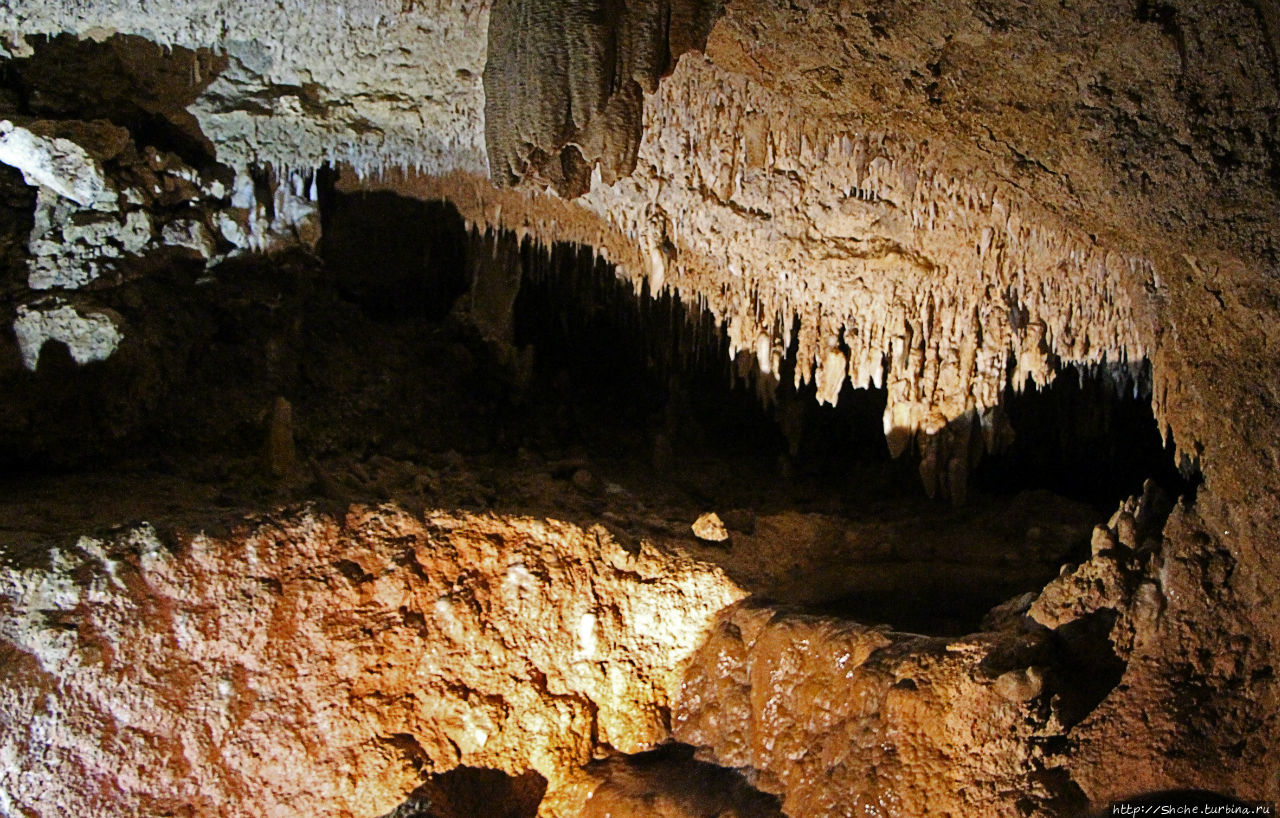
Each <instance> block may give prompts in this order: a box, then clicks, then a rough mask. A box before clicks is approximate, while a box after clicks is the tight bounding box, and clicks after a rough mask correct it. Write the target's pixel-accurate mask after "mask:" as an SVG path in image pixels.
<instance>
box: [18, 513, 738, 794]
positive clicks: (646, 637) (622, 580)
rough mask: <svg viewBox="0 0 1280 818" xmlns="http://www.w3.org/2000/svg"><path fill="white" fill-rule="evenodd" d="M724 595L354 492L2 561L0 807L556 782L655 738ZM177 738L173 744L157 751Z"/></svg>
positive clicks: (583, 535)
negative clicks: (458, 770)
mask: <svg viewBox="0 0 1280 818" xmlns="http://www.w3.org/2000/svg"><path fill="white" fill-rule="evenodd" d="M741 596H742V592H741V591H740V590H738V589H737V588H736V587H735V586H734V585H733V584H732V583H731V582H729V581H728V580H727V579H726V578H725V577H724V575H723V574H721V573H720V572H719V571H718V570H716V569H712V568H710V567H708V566H706V565H702V564H699V563H695V562H692V561H689V560H686V559H678V558H672V557H668V556H664V555H662V554H659V553H657V552H656V551H654V550H653V549H652V548H650V547H648V546H644V547H642V548H641V549H640V550H639V551H638V552H637V553H629V552H628V551H626V550H624V549H623V548H622V547H621V546H619V545H617V544H616V543H614V542H613V541H612V540H611V539H610V537H609V535H608V534H607V533H606V532H604V531H603V530H602V529H594V530H591V531H586V530H583V529H580V528H577V527H575V526H573V525H569V524H566V523H560V522H554V521H536V520H531V519H510V520H502V519H498V518H494V517H474V516H469V515H451V514H447V513H434V514H432V515H430V516H428V517H427V518H426V519H425V520H420V519H415V518H413V517H411V516H409V515H407V514H405V513H403V512H400V511H398V510H396V509H394V508H392V507H384V508H379V509H373V508H359V507H357V508H352V509H351V510H350V512H349V513H348V514H347V516H346V518H345V519H334V518H331V517H327V516H323V515H320V514H317V513H313V512H306V511H304V512H301V513H297V514H292V515H281V516H276V517H273V518H268V519H263V520H261V521H259V522H257V523H255V524H252V525H250V526H248V527H246V528H242V529H241V530H240V531H238V532H237V533H234V534H232V535H230V536H227V537H223V538H218V537H211V536H206V535H204V534H194V535H191V534H183V535H179V536H178V537H177V538H176V539H169V538H168V537H161V536H160V535H158V534H157V532H155V531H154V530H152V529H151V528H150V527H149V526H145V525H144V526H141V527H138V528H134V529H131V530H128V531H125V532H123V533H121V534H119V535H117V536H114V537H111V538H107V539H96V538H91V537H83V538H81V539H80V540H79V541H78V542H77V543H75V544H74V545H71V546H69V547H65V548H60V549H56V550H54V551H53V552H52V554H51V556H50V560H49V562H47V563H46V564H45V565H44V566H43V567H31V568H23V569H20V568H13V567H4V568H0V651H2V652H3V655H4V656H5V661H3V662H0V712H4V713H5V714H6V727H5V730H4V731H3V732H0V753H3V754H4V755H5V757H9V758H23V759H25V761H24V762H23V764H22V765H20V766H15V765H4V768H3V769H2V770H0V791H3V792H4V793H5V794H6V798H7V801H6V809H10V810H19V811H21V812H23V813H33V814H41V815H54V814H76V815H102V816H107V815H126V814H162V813H165V812H168V811H172V810H176V809H179V808H181V809H191V810H194V811H196V812H199V813H211V814H212V813H216V814H219V815H226V816H259V815H264V814H285V813H288V814H296V813H299V812H304V813H308V814H325V815H333V816H348V815H350V816H355V815H361V816H367V815H381V814H384V813H386V812H389V811H390V810H392V809H393V808H394V807H396V805H397V804H400V803H402V802H403V801H404V800H405V798H406V796H407V795H408V793H409V792H410V791H411V790H413V789H414V788H415V787H417V786H418V785H419V784H420V783H421V782H422V779H423V776H425V775H426V774H428V773H432V772H437V773H439V772H444V771H446V770H450V769H452V768H454V767H456V766H458V765H466V766H470V767H486V768H490V769H496V770H503V771H506V772H508V773H510V774H512V775H518V774H521V773H524V772H525V771H528V770H535V771H537V772H538V773H539V774H540V775H542V776H543V777H544V778H545V779H546V781H547V786H548V794H547V800H546V801H545V802H544V804H543V807H542V809H543V812H541V813H540V814H543V815H551V816H554V815H565V816H567V815H569V814H572V813H568V812H564V811H562V807H558V806H557V804H558V803H560V802H559V801H558V800H557V799H558V798H560V795H562V794H563V793H560V790H559V788H562V787H564V786H567V782H569V781H570V777H571V776H570V774H571V773H572V771H573V770H574V769H575V768H577V767H578V766H579V765H582V764H585V763H587V762H588V761H590V760H591V758H592V756H593V754H594V753H595V752H596V750H597V748H598V747H599V745H601V744H604V743H607V744H608V745H610V746H611V747H614V748H617V749H619V750H623V751H626V752H638V751H642V750H646V749H649V748H651V747H653V746H654V745H656V744H657V743H659V742H661V741H662V740H663V739H664V738H665V737H666V735H667V730H666V726H665V722H666V718H667V716H666V714H667V709H668V708H669V707H670V703H671V701H672V699H673V698H674V697H675V694H676V691H677V688H678V686H679V680H680V675H681V669H682V666H683V664H684V662H685V660H686V659H687V657H689V656H690V655H691V654H692V653H693V652H694V651H695V650H696V649H697V647H698V645H699V643H700V642H701V641H702V639H703V634H704V631H705V629H706V628H708V627H709V626H710V620H711V617H712V616H714V614H715V613H716V611H718V610H719V609H720V608H722V607H724V606H725V605H728V604H730V603H732V602H733V601H735V600H737V599H739V598H741ZM174 747H183V748H185V749H184V750H182V751H181V752H177V753H175V752H174V749H173V748H174Z"/></svg>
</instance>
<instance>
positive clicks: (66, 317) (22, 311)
mask: <svg viewBox="0 0 1280 818" xmlns="http://www.w3.org/2000/svg"><path fill="white" fill-rule="evenodd" d="M13 334H14V335H15V336H16V337H17V339H18V346H19V348H20V349H21V351H22V365H23V366H25V367H26V368H27V369H29V370H31V371H32V372H35V371H36V366H37V364H38V363H39V361H40V350H41V349H43V348H44V345H45V343H46V342H48V341H51V340H52V341H58V342H60V343H63V344H66V345H67V349H68V350H70V352H71V359H72V360H73V361H75V362H76V363H78V364H87V363H90V362H92V361H104V360H106V359H107V358H110V357H111V355H112V353H114V352H115V351H116V347H118V346H119V345H120V342H121V341H122V340H123V339H124V335H123V333H121V331H120V328H119V326H118V325H117V322H116V321H115V320H114V319H113V318H112V317H111V316H110V315H107V314H105V313H102V312H93V313H81V312H79V311H78V310H77V309H76V308H75V307H72V306H70V305H69V304H66V303H65V302H63V301H61V300H59V299H53V300H51V301H47V302H38V303H36V304H34V305H29V306H28V305H23V306H20V307H18V315H17V317H16V318H15V319H14V321H13Z"/></svg>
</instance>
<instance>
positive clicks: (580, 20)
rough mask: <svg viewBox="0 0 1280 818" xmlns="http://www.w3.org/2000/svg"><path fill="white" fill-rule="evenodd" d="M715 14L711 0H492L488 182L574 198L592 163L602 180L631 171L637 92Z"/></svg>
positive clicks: (652, 84) (699, 38)
mask: <svg viewBox="0 0 1280 818" xmlns="http://www.w3.org/2000/svg"><path fill="white" fill-rule="evenodd" d="M721 11H722V9H721V6H720V3H719V2H717V0H675V1H674V2H672V0H657V2H643V3H619V2H601V0H570V2H567V3H566V2H560V1H559V0H535V2H526V1H525V0H498V2H496V3H494V4H493V10H492V11H491V13H490V16H489V59H488V61H487V62H486V63H485V67H484V90H485V110H484V128H485V146H486V149H487V151H488V156H489V168H490V173H491V175H492V177H493V178H494V180H495V181H497V182H498V183H499V184H509V185H510V184H517V183H519V182H521V181H522V180H526V179H528V180H530V181H534V180H538V181H542V182H543V183H545V184H549V185H551V186H552V187H553V188H555V189H556V190H557V191H559V192H560V194H561V195H570V196H576V195H579V194H581V193H584V192H586V190H587V189H588V188H589V187H590V185H591V174H592V170H593V169H594V168H596V167H597V166H598V167H599V171H600V175H601V177H602V178H603V179H604V180H605V181H606V182H609V183H612V182H614V181H615V180H616V179H618V178H620V177H623V176H627V175H628V174H630V173H631V171H632V169H633V168H634V167H635V164H636V148H637V146H638V145H639V142H640V129H641V123H642V119H643V117H642V109H643V104H644V103H643V97H644V95H645V94H652V93H653V92H654V90H655V89H656V88H657V87H658V80H659V79H660V78H661V77H663V76H665V75H666V74H668V73H669V72H670V71H671V69H672V68H673V67H674V66H675V62H676V60H678V59H679V58H680V55H681V54H683V53H685V52H686V51H689V50H692V49H701V48H702V47H703V46H704V45H705V44H706V39H707V34H708V33H709V32H710V30H711V24H712V23H713V22H715V18H717V17H718V16H720V13H721Z"/></svg>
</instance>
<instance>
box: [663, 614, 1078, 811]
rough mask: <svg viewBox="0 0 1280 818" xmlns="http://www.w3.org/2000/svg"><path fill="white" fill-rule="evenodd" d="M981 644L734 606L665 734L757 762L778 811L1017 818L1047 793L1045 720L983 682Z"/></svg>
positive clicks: (742, 763) (989, 640) (989, 643)
mask: <svg viewBox="0 0 1280 818" xmlns="http://www.w3.org/2000/svg"><path fill="white" fill-rule="evenodd" d="M995 648H996V639H995V638H994V637H990V636H986V637H978V638H973V639H970V640H967V641H960V642H953V643H948V642H946V641H945V640H941V639H934V640H929V639H924V638H921V637H908V636H903V635H895V634H892V633H889V632H887V629H880V628H868V627H865V626H861V625H857V624H854V623H851V622H847V621H840V620H834V619H824V618H818V617H812V616H804V615H796V614H788V613H786V612H783V611H778V610H776V609H774V608H769V607H761V606H759V605H753V604H750V603H744V604H742V605H739V606H735V607H734V608H732V609H731V610H729V611H727V612H726V613H725V614H723V615H722V616H721V618H720V620H719V621H718V622H717V625H716V629H715V630H714V631H713V632H712V634H711V636H710V638H709V639H708V640H707V644H706V645H705V646H704V647H703V648H702V649H701V650H700V651H699V653H698V655H697V657H696V659H695V662H694V666H693V668H692V669H691V671H690V675H689V680H688V681H686V683H685V685H684V687H683V688H682V690H681V695H680V699H679V702H678V704H677V708H676V712H675V728H674V732H675V735H676V737H677V738H679V739H680V740H681V741H685V742H688V743H690V744H694V745H697V746H702V747H706V748H708V749H709V751H710V753H711V756H712V757H713V758H714V759H715V760H716V761H717V762H718V763H720V764H726V765H729V766H734V767H739V768H747V769H752V770H755V771H758V773H759V779H758V782H757V785H758V786H760V787H761V788H762V789H764V790H766V791H772V792H777V793H779V794H781V795H783V809H784V810H785V812H786V814H788V815H849V816H852V815H868V814H870V815H875V814H884V815H925V814H930V815H932V814H937V815H947V814H951V815H1011V814H1017V812H1018V809H1017V808H1018V807H1019V806H1025V805H1029V804H1037V803H1039V804H1040V805H1041V806H1042V807H1043V805H1044V802H1045V801H1048V800H1051V799H1052V798H1053V797H1054V796H1056V795H1058V793H1054V792H1053V791H1052V790H1051V789H1050V788H1048V787H1046V786H1045V784H1044V783H1043V782H1040V781H1037V776H1038V774H1039V772H1038V769H1039V768H1040V767H1041V766H1042V765H1041V763H1040V758H1039V756H1040V755H1041V754H1040V753H1038V752H1037V751H1036V750H1035V749H1034V748H1035V744H1036V741H1035V740H1034V739H1035V738H1041V739H1042V738H1044V737H1046V736H1048V735H1051V734H1052V730H1051V729H1049V721H1048V719H1047V718H1046V715H1047V714H1046V712H1045V709H1043V708H1035V707H1034V706H1033V705H1032V704H1030V703H1029V702H1028V701H1027V700H1029V699H1031V698H1034V696H1027V697H1016V698H1012V699H1011V698H1010V697H1009V696H1007V695H1004V694H1003V692H1002V690H1001V686H1000V685H998V684H993V683H992V680H991V679H989V678H984V677H985V676H986V674H985V673H983V672H982V671H983V668H982V663H983V660H984V659H986V658H987V656H988V655H989V654H991V653H992V652H994V651H995ZM1000 678H1003V676H1001V677H1000ZM1037 692H1038V691H1037Z"/></svg>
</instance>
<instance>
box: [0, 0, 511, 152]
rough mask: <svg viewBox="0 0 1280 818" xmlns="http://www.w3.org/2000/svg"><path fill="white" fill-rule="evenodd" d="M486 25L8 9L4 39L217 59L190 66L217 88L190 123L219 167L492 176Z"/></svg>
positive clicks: (288, 7)
mask: <svg viewBox="0 0 1280 818" xmlns="http://www.w3.org/2000/svg"><path fill="white" fill-rule="evenodd" d="M488 20H489V10H488V6H487V5H486V4H483V3H462V4H458V3H419V2H401V0H378V1H377V2H372V3H368V2H362V3H357V4H351V3H347V2H342V1H341V0H333V1H332V2H326V3H321V4H317V3H312V2H301V1H300V0H299V2H292V0H291V2H287V3H279V4H270V5H265V4H264V5H248V6H246V5H245V4H243V3H239V2H232V0H195V1H194V2H191V1H189V0H180V2H177V3H172V4H162V5H157V6H155V7H150V6H149V7H148V9H147V12H146V13H145V14H139V12H138V10H137V7H136V6H135V5H134V4H131V3H127V2H117V0H103V2H87V3H43V2H26V0H18V2H8V3H5V4H3V7H2V8H0V29H3V30H9V31H14V32H20V34H19V35H18V39H19V41H20V42H23V43H24V44H26V41H25V40H23V39H22V38H23V36H24V35H25V36H26V37H30V36H31V35H37V34H58V33H62V32H67V33H74V34H77V35H81V36H84V37H88V38H93V39H99V40H100V39H104V38H107V37H110V36H111V35H112V34H115V33H121V34H136V35H139V36H140V37H142V38H145V39H146V40H150V41H151V42H152V43H155V44H157V45H156V46H154V47H157V48H158V47H159V46H165V47H168V46H179V47H183V48H185V49H188V50H190V51H198V50H199V49H202V48H205V49H207V48H216V49H217V50H218V52H219V53H220V54H221V55H222V56H223V57H224V58H225V65H224V66H218V65H217V64H216V63H214V64H211V63H208V62H205V61H204V60H202V59H200V58H199V55H198V54H194V55H192V56H190V57H188V58H187V59H188V60H189V63H188V66H187V70H188V71H189V72H190V75H191V78H192V80H193V81H194V82H195V83H198V84H207V88H205V89H204V90H203V91H202V92H201V93H200V94H199V97H198V98H197V99H196V100H195V101H194V102H193V103H191V105H190V111H191V113H192V114H194V116H195V118H196V120H197V121H198V123H199V127H200V129H201V130H202V131H203V133H204V135H205V136H206V137H207V138H208V139H209V140H210V141H211V142H212V143H213V144H215V145H216V146H217V151H218V159H219V160H220V161H222V162H225V163H227V164H230V165H233V166H236V167H247V166H249V165H250V164H259V165H267V164H271V165H273V166H275V167H277V168H280V169H282V170H283V169H295V170H297V169H314V168H316V167H318V166H319V165H320V163H322V162H324V161H326V160H328V161H333V162H346V163H350V164H351V165H353V166H355V167H357V168H361V169H369V170H376V169H378V168H382V167H396V166H398V167H415V168H421V169H424V170H429V171H433V172H447V171H450V170H455V169H466V170H469V171H472V172H484V169H485V154H484V141H483V140H484V132H483V119H482V115H483V99H484V97H483V90H482V88H481V72H482V70H483V68H484V62H485V43H486V37H485V32H486V30H487V28H488ZM26 48H28V49H29V48H31V45H29V44H26ZM210 69H213V71H215V72H216V77H214V78H210V77H209V76H208V75H207V72H208V71H209V70H210Z"/></svg>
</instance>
